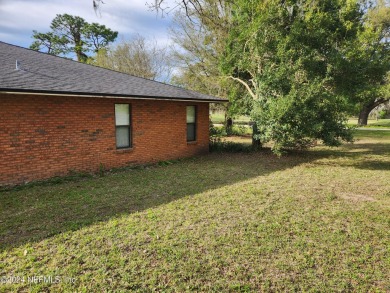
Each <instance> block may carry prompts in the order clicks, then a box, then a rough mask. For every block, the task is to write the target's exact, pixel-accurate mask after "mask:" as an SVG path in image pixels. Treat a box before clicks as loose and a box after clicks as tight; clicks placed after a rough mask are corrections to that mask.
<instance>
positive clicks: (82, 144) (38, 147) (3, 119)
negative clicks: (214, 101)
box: [0, 94, 209, 185]
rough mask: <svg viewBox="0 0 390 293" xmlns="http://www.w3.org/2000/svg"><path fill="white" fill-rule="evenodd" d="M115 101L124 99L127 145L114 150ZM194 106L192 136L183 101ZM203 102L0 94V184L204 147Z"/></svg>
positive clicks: (139, 161) (178, 154)
mask: <svg viewBox="0 0 390 293" xmlns="http://www.w3.org/2000/svg"><path fill="white" fill-rule="evenodd" d="M115 103H129V104H130V105H131V114H132V148H131V149H125V150H123V149H122V150H117V149H116V144H115V106H114V104H115ZM187 105H196V106H197V141H196V142H193V143H187V140H186V106H187ZM208 119H209V105H208V103H195V102H173V101H157V100H130V99H128V100H127V99H100V98H84V97H59V96H36V95H30V96H27V95H6V94H0V185H6V184H16V183H22V182H27V181H32V180H37V179H44V178H49V177H53V176H61V175H66V174H68V173H69V172H70V171H92V172H94V171H98V170H99V168H100V166H101V164H102V165H103V166H104V167H105V168H107V169H108V168H112V167H121V166H126V165H131V164H142V163H146V162H156V161H164V160H170V159H175V158H182V157H190V156H194V155H196V154H199V153H205V152H207V151H208V139H209V133H208V123H209V122H208Z"/></svg>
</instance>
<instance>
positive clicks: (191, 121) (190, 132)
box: [187, 106, 196, 141]
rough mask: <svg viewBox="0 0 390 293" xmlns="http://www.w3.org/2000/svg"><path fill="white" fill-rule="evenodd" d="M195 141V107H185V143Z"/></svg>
mask: <svg viewBox="0 0 390 293" xmlns="http://www.w3.org/2000/svg"><path fill="white" fill-rule="evenodd" d="M195 140H196V107H195V106H187V141H195Z"/></svg>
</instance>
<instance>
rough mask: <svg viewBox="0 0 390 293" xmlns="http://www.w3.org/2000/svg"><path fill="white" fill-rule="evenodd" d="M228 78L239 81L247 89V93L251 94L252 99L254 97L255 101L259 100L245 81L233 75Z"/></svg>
mask: <svg viewBox="0 0 390 293" xmlns="http://www.w3.org/2000/svg"><path fill="white" fill-rule="evenodd" d="M228 78H231V79H233V80H235V81H238V82H239V83H241V84H242V85H243V86H244V87H245V88H246V89H247V91H248V92H249V94H250V95H251V97H252V98H253V99H254V100H256V99H257V97H256V95H255V93H254V92H253V91H252V89H251V88H250V86H249V85H248V84H247V83H246V82H245V81H243V80H242V79H240V78H237V77H234V76H231V75H230V76H228Z"/></svg>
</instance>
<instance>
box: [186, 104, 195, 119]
mask: <svg viewBox="0 0 390 293" xmlns="http://www.w3.org/2000/svg"><path fill="white" fill-rule="evenodd" d="M187 123H195V106H187Z"/></svg>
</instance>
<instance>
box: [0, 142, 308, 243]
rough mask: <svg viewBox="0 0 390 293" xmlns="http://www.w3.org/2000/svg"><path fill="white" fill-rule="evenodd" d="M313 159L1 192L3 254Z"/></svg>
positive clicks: (264, 154)
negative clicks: (29, 244) (51, 237)
mask: <svg viewBox="0 0 390 293" xmlns="http://www.w3.org/2000/svg"><path fill="white" fill-rule="evenodd" d="M310 159H311V156H307V155H305V154H293V155H289V156H286V157H284V158H282V159H278V158H277V157H275V156H274V155H273V154H271V153H270V151H268V150H264V151H260V152H256V153H235V154H230V153H229V154H226V153H218V154H217V153H211V154H209V155H205V156H200V157H197V158H193V159H185V160H181V161H179V162H175V163H173V164H170V163H166V164H160V165H153V166H147V167H144V168H137V169H128V170H123V171H120V170H117V171H115V172H112V173H109V174H106V175H105V176H101V177H93V178H90V177H89V178H88V177H86V178H73V179H70V180H68V179H67V178H64V181H63V182H61V181H60V180H57V181H58V182H55V183H50V182H44V183H36V184H32V185H30V186H22V187H18V188H14V189H10V190H3V191H2V192H0V250H4V249H7V248H10V247H15V246H19V245H22V244H24V243H26V242H30V241H39V240H42V239H44V238H47V237H50V236H53V235H55V234H58V233H61V232H66V231H71V230H77V229H80V228H82V227H85V226H87V225H90V224H93V223H96V222H99V221H105V220H108V219H109V218H112V217H115V216H120V215H124V214H130V213H134V212H137V211H142V210H145V209H148V208H153V207H156V206H158V205H161V204H165V203H168V202H171V201H174V200H177V199H180V198H183V197H186V196H194V195H196V194H198V193H202V192H205V191H208V190H212V189H216V188H219V187H223V186H226V185H230V184H234V183H236V182H240V181H244V180H247V179H250V178H254V177H257V176H266V175H268V174H270V173H272V172H275V171H280V170H284V169H286V168H292V167H294V166H296V165H299V164H301V163H304V162H307V161H308V160H310Z"/></svg>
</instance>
